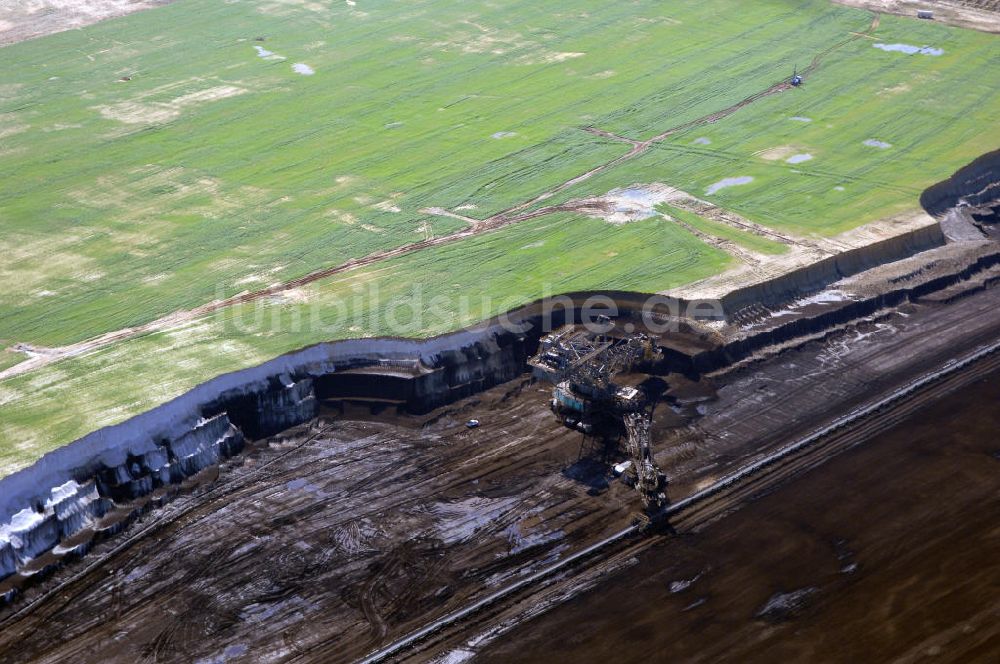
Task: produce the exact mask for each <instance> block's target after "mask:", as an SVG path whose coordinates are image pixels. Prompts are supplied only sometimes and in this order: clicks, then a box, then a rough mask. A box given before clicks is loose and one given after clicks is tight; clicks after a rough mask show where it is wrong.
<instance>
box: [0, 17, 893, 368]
mask: <svg viewBox="0 0 1000 664" xmlns="http://www.w3.org/2000/svg"><path fill="white" fill-rule="evenodd" d="M880 17H881V15H880V14H875V17H874V18H873V20H872V22H871V25H870V26H869V27H868V29H867V30H866V31H865V32H862V33H854V35H853V36H852V37H849V38H847V39H845V40H843V41H841V42H838V43H837V44H834V45H833V46H831V47H829V48H827V49H825V50H824V51H822V52H820V53H819V54H817V55H816V56H814V57H813V59H812V61H811V62H810V64H809V67H807V68H806V70H805V71H804V72H803V74H809V73H812V72H813V71H815V70H816V69H818V68H819V66H820V64H821V63H822V61H823V59H824V58H825V57H826V56H827V55H829V54H830V53H832V52H834V51H836V50H837V49H840V48H842V47H843V46H845V45H847V44H849V43H851V42H853V41H855V40H857V39H861V38H862V37H864V36H867V35H870V34H871V33H872V32H874V31H875V30H876V29H877V28H878V25H879V21H880ZM791 87H792V86H791V85H790V84H789V83H788V82H785V81H782V82H780V83H775V84H773V85H771V86H769V87H768V88H766V89H765V90H762V91H760V92H758V93H756V94H753V95H751V96H749V97H747V98H745V99H743V100H741V101H739V102H737V103H735V104H733V105H732V106H729V107H727V108H724V109H722V110H719V111H715V112H714V113H710V114H708V115H706V116H703V117H701V118H697V119H695V120H691V121H689V122H685V123H683V124H681V125H678V126H676V127H673V128H671V129H668V130H666V131H664V132H662V133H660V134H657V135H656V136H653V137H652V138H650V139H647V140H645V141H640V140H637V139H632V138H628V137H624V136H619V135H617V134H614V133H611V132H608V131H604V130H602V129H599V128H596V127H588V128H586V129H585V131H588V132H590V133H592V134H595V135H597V136H602V137H605V138H610V139H611V140H618V141H623V142H626V143H629V144H631V145H632V148H631V149H630V150H629V151H628V152H626V153H625V154H623V155H621V156H619V157H616V158H614V159H612V160H610V161H607V162H605V163H603V164H599V165H597V166H595V167H593V168H591V169H590V170H588V171H586V172H584V173H581V174H580V175H577V176H575V177H573V178H570V179H569V180H567V181H565V182H563V183H562V184H559V185H557V186H556V187H554V188H552V189H550V190H548V191H545V192H542V193H541V194H538V195H537V196H535V197H533V198H531V199H530V200H528V201H525V202H523V203H519V204H518V205H515V206H513V207H510V208H507V209H505V210H502V211H500V212H498V213H496V214H494V215H491V216H489V217H487V218H486V219H483V220H475V219H473V218H471V217H465V216H462V215H456V214H455V213H453V212H451V211H449V210H445V209H443V208H427V209H425V211H426V212H427V213H429V214H436V215H439V216H447V217H456V218H460V219H462V220H464V221H466V222H467V223H469V228H467V229H463V230H460V231H457V232H455V233H450V234H448V235H442V236H440V237H434V238H425V239H423V240H419V241H417V242H412V243H409V244H404V245H401V246H399V247H394V248H392V249H385V250H382V251H377V252H374V253H371V254H368V255H366V256H361V257H359V258H353V259H350V260H348V261H345V262H343V263H340V264H338V265H334V266H331V267H328V268H323V269H321V270H317V271H314V272H310V273H309V274H306V275H303V276H301V277H298V278H296V279H291V280H289V281H286V282H283V283H280V284H276V285H274V286H269V287H267V288H263V289H260V290H256V291H250V292H245V293H239V294H237V295H233V296H232V297H228V298H223V299H220V300H213V301H211V302H208V303H206V304H203V305H200V306H198V307H195V308H193V309H186V310H182V311H175V312H173V313H170V314H167V315H166V316H162V317H160V318H157V319H155V320H152V321H149V322H147V323H143V324H141V325H136V326H133V327H127V328H122V329H120V330H115V331H112V332H108V333H106V334H102V335H99V336H97V337H93V338H91V339H87V340H85V341H81V342H78V343H74V344H68V345H65V346H59V347H52V348H45V347H36V346H33V345H31V344H26V343H18V344H14V346H13V347H12V348H13V349H14V350H17V351H20V352H23V353H27V354H28V355H29V358H28V359H26V360H23V361H22V362H19V363H18V364H15V365H14V366H12V367H8V368H7V369H4V370H3V371H0V381H3V380H6V379H8V378H13V377H15V376H19V375H23V374H25V373H28V372H31V371H34V370H36V369H40V368H42V367H44V366H47V365H49V364H51V363H53V362H56V361H58V360H61V359H65V358H68V357H76V356H79V355H85V354H88V353H91V352H94V351H96V350H99V349H101V348H104V347H106V346H109V345H111V344H114V343H117V342H120V341H125V340H128V339H132V338H136V337H142V336H146V335H149V334H152V333H154V332H160V331H163V330H167V329H170V328H174V327H177V326H178V325H180V324H182V323H185V322H188V321H191V320H194V319H196V318H201V317H203V316H207V315H209V314H212V313H215V312H217V311H220V310H222V309H227V308H229V307H232V306H236V305H240V304H247V303H251V302H255V301H257V300H261V299H264V298H267V297H272V296H275V295H280V294H282V293H285V292H287V291H290V290H293V289H295V288H300V287H302V286H306V285H309V284H311V283H313V282H316V281H320V280H323V279H327V278H329V277H332V276H335V275H338V274H342V273H345V272H350V271H354V270H358V269H361V268H364V267H369V266H371V265H374V264H376V263H380V262H382V261H386V260H390V259H393V258H399V257H401V256H406V255H408V254H412V253H415V252H418V251H423V250H425V249H430V248H432V247H439V246H442V245H446V244H451V243H454V242H458V241H460V240H464V239H467V238H470V237H473V236H476V235H479V234H482V233H488V232H491V231H495V230H498V229H501V228H504V227H506V226H510V225H512V224H517V223H520V222H523V221H528V220H530V219H535V218H537V217H540V216H543V215H546V214H550V213H552V212H558V211H562V210H564V209H565V208H563V207H562V206H552V207H551V208H541V209H539V210H535V211H532V212H527V213H524V214H518V213H520V212H522V211H524V210H527V209H528V208H530V207H532V206H534V205H537V204H538V203H541V202H542V201H545V200H547V199H549V198H552V197H553V196H555V195H556V194H558V193H560V192H562V191H565V190H567V189H569V188H571V187H573V186H575V185H577V184H580V183H581V182H585V181H586V180H589V179H590V178H592V177H593V176H595V175H597V174H599V173H602V172H604V171H606V170H609V169H612V168H614V167H616V166H618V165H620V164H622V163H625V162H627V161H630V160H632V159H633V158H635V157H638V156H640V155H642V154H644V153H645V152H646V151H648V150H649V149H650V148H651V147H652V146H654V145H656V144H657V143H660V142H662V141H663V140H665V139H666V138H668V137H670V136H672V135H674V134H676V133H679V132H682V131H685V130H687V129H692V128H694V127H699V126H702V125H706V124H712V123H715V122H718V121H720V120H722V119H724V118H726V117H729V116H730V115H732V114H733V113H736V112H737V111H739V110H740V109H742V108H744V107H746V106H748V105H750V104H753V103H754V102H757V101H759V100H761V99H764V98H766V97H769V96H771V95H774V94H777V93H779V92H784V91H786V90H789V89H790V88H791Z"/></svg>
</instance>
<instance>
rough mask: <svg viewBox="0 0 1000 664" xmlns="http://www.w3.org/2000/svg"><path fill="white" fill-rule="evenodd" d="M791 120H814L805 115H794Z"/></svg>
mask: <svg viewBox="0 0 1000 664" xmlns="http://www.w3.org/2000/svg"><path fill="white" fill-rule="evenodd" d="M789 119H790V120H795V121H796V122H812V118H807V117H805V116H804V115H793V116H792V117H791V118H789Z"/></svg>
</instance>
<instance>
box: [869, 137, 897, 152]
mask: <svg viewBox="0 0 1000 664" xmlns="http://www.w3.org/2000/svg"><path fill="white" fill-rule="evenodd" d="M863 143H864V144H865V145H867V146H868V147H870V148H878V149H880V150H885V149H887V148H891V147H892V143H886V142H885V141H880V140H877V139H874V138H869V139H868V140H867V141H863Z"/></svg>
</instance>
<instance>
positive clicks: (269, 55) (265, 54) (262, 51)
mask: <svg viewBox="0 0 1000 664" xmlns="http://www.w3.org/2000/svg"><path fill="white" fill-rule="evenodd" d="M253 48H254V50H255V51H257V57H258V58H263V59H264V60H274V61H280V60H284V59H285V56H283V55H278V54H277V53H275V52H274V51H269V50H267V49H266V48H264V47H263V46H254V47H253Z"/></svg>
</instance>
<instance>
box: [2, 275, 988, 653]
mask: <svg viewBox="0 0 1000 664" xmlns="http://www.w3.org/2000/svg"><path fill="white" fill-rule="evenodd" d="M998 306H1000V289H986V290H981V291H978V292H974V293H972V294H969V295H967V296H965V297H962V298H960V299H957V300H955V301H953V302H951V303H949V304H940V303H936V302H926V303H920V302H918V303H916V304H907V305H904V306H903V307H901V308H900V309H898V310H893V311H889V312H886V313H885V314H884V315H881V316H878V317H876V318H873V319H871V320H868V321H865V322H861V323H858V324H855V325H851V326H849V327H848V328H846V329H844V330H841V331H839V332H834V333H831V334H829V335H828V336H827V337H825V338H824V339H822V340H816V341H811V342H808V343H805V344H803V345H801V346H799V347H797V348H786V349H784V350H782V351H781V352H780V353H776V354H775V355H773V356H771V357H762V358H761V359H760V360H759V361H757V362H753V363H749V364H746V363H744V364H743V365H741V367H740V368H739V369H738V370H732V371H730V372H729V373H721V374H719V375H715V376H709V377H702V378H700V379H699V380H697V381H693V380H690V379H686V378H680V377H678V376H676V375H671V376H670V377H669V378H668V382H669V383H670V385H671V393H672V394H673V397H672V399H673V401H672V403H667V402H664V403H661V404H660V405H659V406H658V407H657V409H656V412H655V415H654V423H653V443H654V449H655V451H656V459H657V462H658V463H659V464H660V466H661V467H662V468H663V470H665V471H666V473H667V474H668V476H669V478H670V480H671V483H670V486H669V493H670V497H671V499H672V500H673V501H677V500H678V499H680V498H683V497H685V496H687V495H690V494H691V493H693V492H694V491H696V490H697V489H699V488H702V487H704V486H706V485H708V484H710V483H712V482H713V481H715V480H717V479H718V478H719V477H721V476H723V475H725V474H726V473H729V472H731V471H733V470H735V469H737V468H739V467H742V466H744V465H746V464H747V463H748V462H749V461H752V460H754V459H755V458H759V457H760V456H762V455H764V454H766V453H767V452H768V451H771V450H775V449H777V448H779V447H781V446H783V445H785V444H787V443H788V442H789V441H792V440H795V439H797V438H799V437H801V436H802V435H804V434H806V433H808V432H811V431H813V430H815V429H816V428H818V427H819V426H821V425H823V424H824V423H827V422H829V421H831V420H833V419H834V418H836V417H837V416H840V415H842V414H843V413H845V412H848V411H849V410H851V409H852V408H854V407H857V406H858V405H860V404H864V403H868V402H872V401H874V400H876V399H877V398H879V397H880V396H882V395H884V394H887V393H888V392H891V391H892V390H893V389H895V388H897V387H899V386H901V385H903V384H905V383H907V382H908V381H911V380H913V379H914V378H916V377H918V376H920V375H922V374H924V373H926V372H927V371H928V370H931V369H934V368H936V367H940V366H942V365H945V364H946V363H947V362H948V361H949V360H952V359H953V358H954V357H955V356H956V354H957V353H959V352H960V351H962V350H969V349H973V348H975V347H977V346H979V345H983V344H986V343H988V342H993V341H995V340H996V339H997V338H998V337H1000V316H998V315H997V313H996V312H997V310H998ZM550 390H551V386H550V385H547V384H544V383H538V382H533V381H532V380H531V379H530V378H528V377H527V376H525V377H524V378H522V379H519V380H517V381H514V382H511V383H508V384H505V385H502V386H499V387H496V388H493V389H491V390H489V391H487V392H484V393H482V394H479V395H477V396H475V397H471V398H468V399H465V400H463V401H460V402H457V403H455V404H453V405H451V406H449V407H446V408H442V409H439V410H437V411H434V412H432V413H430V414H428V415H425V416H415V415H405V414H398V413H396V412H395V411H394V409H391V408H385V407H383V408H382V410H381V411H379V407H375V411H374V412H373V410H372V408H371V407H367V406H366V407H361V406H350V407H347V408H346V409H344V410H340V409H339V408H334V407H326V408H324V412H323V413H322V414H321V416H320V417H319V418H318V419H316V420H314V421H313V422H311V423H309V424H306V425H303V426H301V427H298V428H295V429H292V430H289V431H286V432H284V433H282V434H280V435H279V436H276V437H273V438H271V439H269V440H266V441H257V442H255V443H252V444H251V446H250V448H249V449H248V451H247V452H246V453H244V454H243V455H240V456H239V457H237V458H235V459H232V460H230V461H229V462H227V464H226V465H224V466H223V467H222V468H220V469H219V472H218V473H217V474H214V473H208V474H204V475H203V480H204V481H203V483H202V484H200V485H197V486H194V487H189V488H188V490H187V491H186V492H185V493H184V494H183V495H181V496H180V497H179V498H177V499H176V500H174V501H173V502H171V503H169V504H168V505H166V506H164V507H162V508H154V509H152V510H151V511H150V512H149V513H148V514H147V515H145V516H144V517H143V518H142V519H141V520H139V521H137V522H136V523H133V524H132V525H131V526H130V527H129V528H128V530H126V532H124V533H122V534H121V535H119V536H117V537H115V538H112V539H110V540H108V541H106V542H103V543H101V544H99V545H97V546H96V547H95V549H94V550H93V551H92V552H91V553H89V554H88V555H87V556H86V557H85V558H84V559H83V560H80V561H76V562H74V563H70V564H69V565H67V566H66V567H65V568H63V569H61V570H58V571H57V572H56V573H55V574H53V575H52V576H51V577H50V578H48V579H45V580H43V581H40V582H39V583H37V584H36V585H34V586H33V587H30V588H28V589H27V590H26V592H25V593H24V596H22V597H21V598H19V599H18V600H17V601H16V602H15V603H13V604H12V605H10V606H9V607H7V608H4V609H0V655H2V659H3V660H4V661H5V662H12V663H13V662H64V661H102V662H130V663H131V662H136V661H150V662H152V661H177V662H181V661H183V662H199V661H202V662H222V661H225V662H239V661H248V662H249V661H254V662H277V661H317V662H319V661H322V662H329V661H345V662H346V661H353V660H356V659H358V658H359V657H362V656H363V655H365V654H366V653H368V652H371V651H372V650H373V649H375V648H377V647H379V646H380V645H383V644H385V643H388V642H391V641H392V640H393V639H396V638H399V637H401V636H403V635H405V634H407V633H408V632H410V631H412V630H414V629H416V628H419V627H421V626H423V625H424V624H426V623H428V622H429V621H431V620H433V619H435V618H437V617H439V616H441V615H443V614H445V613H447V612H449V611H453V610H455V609H456V608H460V607H462V606H464V605H466V604H468V603H469V602H470V601H473V600H474V599H475V598H478V597H481V596H483V595H484V594H487V593H489V592H491V591H494V590H497V589H499V588H501V587H503V586H504V585H505V584H509V583H511V582H513V581H515V580H517V579H518V578H521V577H522V576H524V575H526V574H529V573H530V572H532V571H535V570H537V569H540V568H541V567H542V566H544V565H546V564H548V563H551V562H553V561H557V560H559V559H560V558H563V557H565V556H567V555H569V554H571V553H572V552H574V551H576V550H579V549H580V548H582V547H584V546H586V545H588V544H591V543H593V542H596V541H598V540H600V539H601V538H603V537H606V536H608V535H610V534H612V533H615V532H618V531H620V530H621V529H622V528H624V527H626V526H627V525H628V524H629V523H630V521H631V519H632V518H633V516H634V514H635V513H636V512H637V510H638V501H637V498H636V495H635V493H634V492H633V490H632V489H630V488H629V487H627V486H625V485H624V484H623V483H622V482H621V481H619V480H617V479H614V478H613V477H611V476H610V472H609V470H610V464H613V463H615V462H617V461H620V460H621V459H622V455H620V454H615V453H611V454H604V453H603V452H602V451H601V450H600V449H599V448H598V446H596V445H594V444H593V443H592V442H591V441H590V440H588V439H586V438H585V437H584V436H583V434H581V433H580V432H578V431H574V430H570V429H567V428H565V427H563V426H561V425H559V424H558V423H557V422H556V420H555V418H554V417H553V415H552V414H551V412H550V411H549V409H548V400H549V397H550ZM993 403H994V404H995V401H994V402H993ZM473 417H474V418H477V419H479V420H480V421H481V423H482V425H481V427H480V428H478V429H471V430H470V429H467V428H466V427H465V422H466V420H468V419H469V418H473ZM989 462H993V460H989ZM983 463H986V461H983ZM813 476H817V477H820V478H822V477H823V472H822V471H819V472H813V473H810V474H809V475H808V476H807V477H813ZM955 481H956V483H957V482H961V481H962V478H961V477H960V476H956V477H955ZM797 486H801V487H804V488H803V489H802V490H803V491H806V492H808V491H810V489H809V487H810V486H811V485H810V480H801V481H799V483H798V485H797ZM816 486H817V491H829V490H830V489H829V488H826V489H821V488H819V487H820V486H823V485H821V484H817V485H816ZM843 486H844V485H843V484H841V488H842V487H843ZM993 490H994V499H995V486H994V487H993ZM914 491H917V492H919V491H920V487H919V486H915V487H914ZM871 504H872V509H873V510H875V511H876V512H879V511H880V510H881V509H882V508H881V507H880V505H879V499H878V498H875V499H873V501H872V503H871ZM747 509H748V510H753V509H757V510H759V509H764V508H760V507H751V508H747ZM977 518H978V517H977ZM728 520H729V521H730V522H732V521H733V520H735V521H736V522H739V523H741V524H744V525H742V526H741V527H742V528H743V529H744V530H746V529H750V530H753V529H755V528H758V527H759V528H760V531H759V532H760V533H762V534H763V533H766V532H768V528H770V527H771V526H770V525H768V524H767V523H766V519H764V520H763V521H762V520H761V518H758V517H755V516H752V515H751V512H750V511H744V510H740V511H737V512H736V513H735V514H734V515H733V516H731V517H730V518H729V519H728ZM799 525H800V527H802V528H803V529H804V530H806V531H808V530H809V529H810V528H811V526H809V525H808V522H807V521H806V522H802V523H800V524H799ZM970 527H971V526H970ZM678 532H679V535H678V538H679V541H678V544H677V546H679V547H681V550H684V547H685V546H687V545H686V544H685V543H684V542H685V540H684V538H685V534H684V529H683V528H681V529H680V530H679V531H678ZM713 532H714V531H713ZM776 536H778V534H777V533H776ZM675 539H677V538H668V540H667V541H666V542H665V543H664V544H663V545H662V548H663V551H668V550H670V547H671V546H673V544H672V542H674V540H675ZM782 550H784V549H782ZM663 551H659V552H657V553H656V554H655V555H656V556H660V557H662V556H663V555H665V554H664V552H663ZM650 564H652V563H650ZM699 564H700V563H699ZM705 564H708V563H705ZM720 564H721V563H720ZM647 567H648V564H647ZM692 569H693V568H692ZM685 573H686V572H685ZM697 573H698V571H697V570H694V571H692V575H696V574H697ZM678 574H679V572H678ZM657 578H658V577H657ZM678 578H687V577H684V576H683V575H681V576H678ZM913 582H914V583H918V582H919V579H913ZM567 583H571V582H567ZM993 583H994V584H995V583H996V577H995V575H994V577H993ZM661 585H662V584H661ZM615 588H620V585H616V586H615ZM583 590H584V588H583V587H580V588H579V589H578V591H580V592H582V591H583ZM660 590H662V588H660ZM575 592H576V591H574V590H573V589H572V588H569V590H568V592H567V593H566V597H567V598H568V597H572V596H573V595H574V594H575ZM692 601H694V600H692ZM670 606H672V604H671V605H670ZM682 608H683V607H682ZM659 610H660V609H659V608H656V607H654V608H651V609H650V611H651V612H654V613H655V611H659ZM558 615H562V614H558ZM650 615H652V613H651V614H650ZM698 615H701V616H704V615H705V614H704V613H701V614H698ZM686 619H687V618H685V620H686ZM664 620H667V621H668V622H669V620H673V618H670V619H667V618H664ZM704 620H705V621H707V622H706V625H709V626H710V625H713V624H714V623H713V622H712V621H711V620H709V619H708V618H704ZM707 628H708V627H706V629H707ZM609 629H611V628H610V627H609ZM873 629H874V627H873ZM625 633H626V634H627V633H628V632H627V631H626V632H625ZM872 638H874V637H872ZM525 643H528V642H527V641H526V642H525ZM581 643H582V642H581ZM447 645H448V643H447V642H446V643H444V646H447ZM444 646H442V647H444ZM537 652H538V653H541V652H543V650H542V649H541V648H539V650H538V651H537ZM523 655H524V652H521V653H520V654H519V655H518V658H521V657H522V656H523ZM540 656H541V655H539V657H540ZM422 657H423V656H422ZM501 659H502V658H501Z"/></svg>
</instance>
